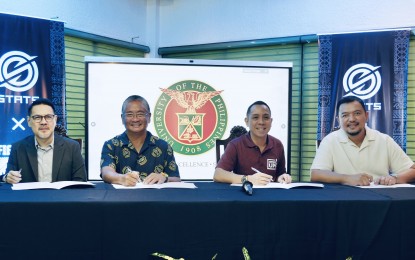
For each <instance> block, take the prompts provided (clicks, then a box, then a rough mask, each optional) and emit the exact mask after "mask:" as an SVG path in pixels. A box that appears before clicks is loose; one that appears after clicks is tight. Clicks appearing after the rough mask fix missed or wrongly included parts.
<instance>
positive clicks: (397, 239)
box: [0, 182, 415, 260]
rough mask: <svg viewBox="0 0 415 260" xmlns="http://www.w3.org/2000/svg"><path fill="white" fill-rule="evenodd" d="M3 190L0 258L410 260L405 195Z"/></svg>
mask: <svg viewBox="0 0 415 260" xmlns="http://www.w3.org/2000/svg"><path fill="white" fill-rule="evenodd" d="M195 184H196V186H197V187H198V188H197V189H159V190H157V189H140V190H116V189H114V188H113V187H112V186H111V185H109V184H105V183H100V182H99V183H97V184H96V186H95V187H94V188H68V189H62V190H26V191H13V190H11V186H10V185H8V184H3V185H2V186H0V221H1V223H2V228H1V237H0V258H1V259H152V257H151V256H150V255H151V254H152V253H154V252H159V253H162V254H166V255H169V256H171V257H174V258H180V257H183V258H184V259H186V260H191V259H197V260H198V259H212V257H213V256H214V255H215V254H217V257H216V259H244V258H243V254H242V248H243V247H245V248H246V249H247V250H248V252H249V255H250V256H251V258H252V259H346V258H347V257H348V256H352V257H353V260H355V259H415V247H414V246H413V245H412V243H414V241H415V188H399V189H361V188H356V187H349V186H342V185H325V187H324V188H322V189H319V188H296V189H289V190H285V189H255V190H254V194H253V196H248V195H246V194H245V193H244V192H242V190H241V188H240V187H232V186H230V185H229V184H220V183H212V182H195ZM156 259H161V258H156Z"/></svg>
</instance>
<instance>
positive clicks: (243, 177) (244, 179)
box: [241, 175, 246, 183]
mask: <svg viewBox="0 0 415 260" xmlns="http://www.w3.org/2000/svg"><path fill="white" fill-rule="evenodd" d="M241 182H242V183H244V182H246V175H244V176H242V179H241Z"/></svg>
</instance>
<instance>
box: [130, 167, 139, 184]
mask: <svg viewBox="0 0 415 260" xmlns="http://www.w3.org/2000/svg"><path fill="white" fill-rule="evenodd" d="M130 172H133V171H132V170H131V169H130V168H127V173H130ZM137 182H139V183H142V182H143V181H142V180H141V176H140V172H138V181H137Z"/></svg>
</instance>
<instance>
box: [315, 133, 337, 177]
mask: <svg viewBox="0 0 415 260" xmlns="http://www.w3.org/2000/svg"><path fill="white" fill-rule="evenodd" d="M330 141H331V140H329V138H328V137H327V136H326V137H325V138H323V140H322V141H321V143H320V146H319V147H318V149H317V151H316V156H315V157H314V160H313V163H312V165H311V167H310V172H311V170H313V169H316V170H329V171H333V170H334V163H333V156H332V154H333V153H332V151H331V146H330Z"/></svg>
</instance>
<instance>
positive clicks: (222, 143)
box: [216, 125, 248, 162]
mask: <svg viewBox="0 0 415 260" xmlns="http://www.w3.org/2000/svg"><path fill="white" fill-rule="evenodd" d="M247 132H248V131H246V129H245V127H243V126H240V125H237V126H234V127H232V129H231V134H230V135H229V137H228V138H227V139H216V162H219V159H220V155H221V154H222V153H223V151H225V149H226V146H227V145H228V143H229V142H230V141H231V140H232V139H234V138H236V137H239V136H241V135H244V134H246V133H247ZM221 148H222V149H221ZM221 150H222V151H221Z"/></svg>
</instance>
